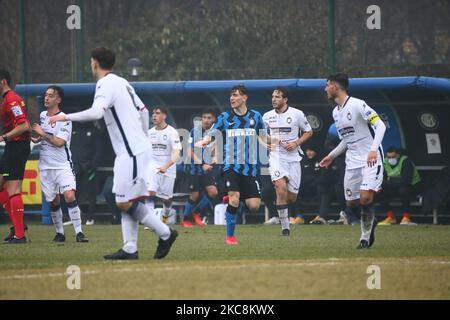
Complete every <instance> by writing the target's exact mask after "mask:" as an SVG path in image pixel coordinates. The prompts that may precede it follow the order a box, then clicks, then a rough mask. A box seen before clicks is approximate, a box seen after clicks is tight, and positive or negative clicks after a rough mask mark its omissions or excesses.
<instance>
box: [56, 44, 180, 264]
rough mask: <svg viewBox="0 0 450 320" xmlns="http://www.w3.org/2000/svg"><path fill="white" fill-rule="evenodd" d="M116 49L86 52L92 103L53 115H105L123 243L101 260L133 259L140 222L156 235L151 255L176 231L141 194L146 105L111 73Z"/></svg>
mask: <svg viewBox="0 0 450 320" xmlns="http://www.w3.org/2000/svg"><path fill="white" fill-rule="evenodd" d="M114 63H115V54H114V52H113V51H111V50H109V49H106V48H97V49H94V50H93V51H92V53H91V69H92V73H93V75H94V77H95V78H96V79H97V80H98V81H97V85H96V89H95V97H94V103H93V105H92V107H91V108H90V109H87V110H85V111H81V112H77V113H72V114H67V115H63V114H58V115H56V116H53V117H52V118H50V124H52V123H56V122H58V121H94V120H98V119H101V118H104V120H105V123H106V127H107V129H108V133H109V137H110V139H111V142H112V145H113V148H114V152H115V153H116V159H115V162H114V182H113V192H114V193H115V194H116V203H117V207H118V208H119V209H120V210H122V212H123V213H122V235H123V241H124V246H123V247H122V249H120V250H119V251H117V252H115V253H113V254H110V255H106V256H105V257H104V258H105V259H112V260H117V259H121V260H124V259H138V258H139V256H138V251H137V238H138V228H139V222H140V223H142V224H143V225H145V226H147V227H149V228H150V229H152V230H154V231H155V233H156V234H157V235H158V236H159V238H160V239H159V241H158V247H157V249H156V252H155V255H154V258H155V259H162V258H164V257H165V256H166V255H167V254H168V253H169V251H170V248H171V246H172V244H173V243H174V241H175V239H176V237H177V236H178V233H177V232H176V230H172V229H169V227H167V226H166V225H165V224H164V223H162V221H161V220H160V219H158V218H157V216H156V215H155V214H154V212H152V211H151V210H150V209H149V208H148V207H147V206H146V205H145V204H143V203H142V202H141V201H140V199H142V198H145V197H148V196H149V193H148V184H149V182H150V161H151V147H150V144H149V143H148V138H147V130H148V126H149V122H148V119H149V117H148V110H147V109H146V108H145V106H144V104H143V103H142V101H141V100H140V99H139V97H138V96H137V94H136V92H135V91H134V89H133V87H132V86H131V85H130V84H129V83H128V81H127V80H125V79H124V78H121V77H119V76H117V75H115V74H113V73H111V70H112V68H113V66H114Z"/></svg>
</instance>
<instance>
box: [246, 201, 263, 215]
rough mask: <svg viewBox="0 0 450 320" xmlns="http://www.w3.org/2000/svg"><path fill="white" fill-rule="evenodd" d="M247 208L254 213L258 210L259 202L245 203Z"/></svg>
mask: <svg viewBox="0 0 450 320" xmlns="http://www.w3.org/2000/svg"><path fill="white" fill-rule="evenodd" d="M247 207H248V210H250V212H251V213H256V212H258V210H259V207H260V204H259V203H252V204H249V205H247Z"/></svg>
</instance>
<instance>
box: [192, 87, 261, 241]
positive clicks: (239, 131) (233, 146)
mask: <svg viewBox="0 0 450 320" xmlns="http://www.w3.org/2000/svg"><path fill="white" fill-rule="evenodd" d="M247 99H248V95H247V88H246V87H245V86H243V85H239V86H235V87H233V88H232V89H231V91H230V104H231V110H230V111H225V112H223V113H222V114H221V115H220V116H219V118H218V119H217V122H216V123H215V124H214V125H213V128H212V129H211V130H210V132H209V134H208V135H207V136H206V137H205V138H204V139H202V140H201V141H199V142H198V143H197V145H196V146H203V147H205V146H207V145H208V144H209V143H210V142H211V139H212V136H214V135H215V134H216V132H217V131H220V132H221V134H222V138H223V178H224V182H225V190H226V192H227V193H228V199H229V202H228V207H227V211H226V214H225V219H226V223H227V237H226V240H225V242H226V244H230V245H236V244H238V242H237V240H236V237H235V235H234V231H235V226H236V213H237V211H238V209H239V203H240V199H241V198H242V199H245V204H246V205H247V208H248V209H249V210H250V211H251V212H255V211H257V210H258V209H259V206H260V204H261V191H260V187H259V183H258V181H257V179H256V174H257V169H258V162H257V161H258V133H259V132H260V131H263V129H265V126H264V122H263V120H262V116H261V114H260V113H259V112H258V111H256V110H253V109H248V108H247Z"/></svg>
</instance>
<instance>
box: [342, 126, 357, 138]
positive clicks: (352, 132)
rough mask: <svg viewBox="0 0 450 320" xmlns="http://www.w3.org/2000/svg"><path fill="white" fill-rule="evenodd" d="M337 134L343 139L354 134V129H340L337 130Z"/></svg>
mask: <svg viewBox="0 0 450 320" xmlns="http://www.w3.org/2000/svg"><path fill="white" fill-rule="evenodd" d="M339 133H340V135H341V136H343V137H345V136H348V135H350V134H354V133H355V128H353V127H345V128H342V129H339Z"/></svg>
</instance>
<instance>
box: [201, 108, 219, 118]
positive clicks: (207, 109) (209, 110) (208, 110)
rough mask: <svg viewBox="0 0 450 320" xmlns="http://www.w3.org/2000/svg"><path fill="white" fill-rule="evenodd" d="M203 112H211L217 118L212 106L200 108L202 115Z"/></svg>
mask: <svg viewBox="0 0 450 320" xmlns="http://www.w3.org/2000/svg"><path fill="white" fill-rule="evenodd" d="M204 114H212V115H213V116H214V118H217V115H216V111H215V110H214V109H213V108H205V109H203V110H202V115H204Z"/></svg>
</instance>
